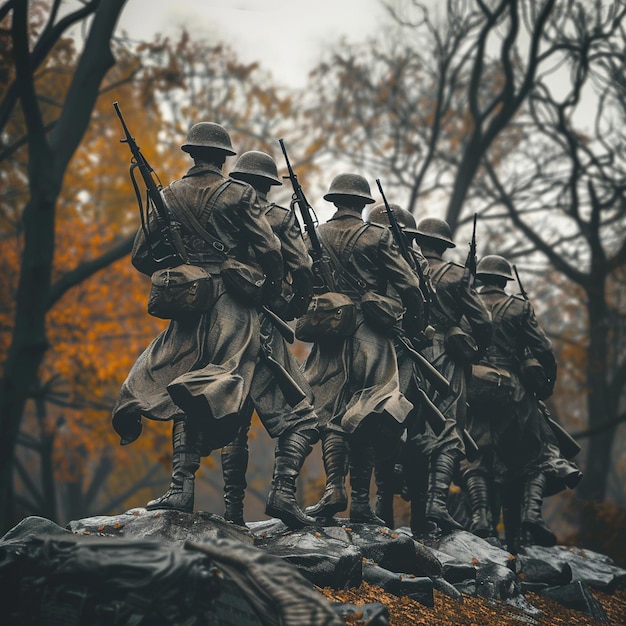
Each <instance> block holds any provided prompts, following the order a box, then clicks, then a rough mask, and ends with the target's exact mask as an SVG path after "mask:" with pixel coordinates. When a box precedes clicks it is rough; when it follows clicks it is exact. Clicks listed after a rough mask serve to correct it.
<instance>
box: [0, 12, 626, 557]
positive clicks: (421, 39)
mask: <svg viewBox="0 0 626 626" xmlns="http://www.w3.org/2000/svg"><path fill="white" fill-rule="evenodd" d="M132 4H133V0H109V1H108V2H105V1H104V0H85V1H82V2H77V1H72V2H62V1H60V0H31V1H30V2H26V1H22V0H9V1H7V2H4V3H3V4H0V181H1V184H0V246H1V247H0V265H1V267H0V364H1V365H0V367H1V370H0V376H1V378H0V531H4V530H6V529H8V528H10V527H11V526H13V525H14V524H15V523H17V521H19V520H20V519H22V518H23V517H25V516H27V515H41V516H44V517H47V518H49V519H52V520H54V521H57V522H59V523H61V524H64V523H67V521H69V520H71V519H77V518H80V517H86V516H89V515H95V514H112V513H117V512H119V511H121V510H126V509H128V508H130V507H133V506H141V505H142V504H144V503H145V502H146V501H147V500H148V499H149V498H151V497H153V496H155V495H157V494H158V493H160V492H161V491H162V490H163V489H164V488H165V487H166V485H167V484H168V482H169V467H170V458H169V455H170V454H171V444H170V430H169V426H168V425H167V424H164V425H163V424H161V425H160V424H156V423H152V422H150V423H148V424H146V425H145V427H144V434H143V435H142V437H141V438H140V440H139V441H137V442H136V443H135V444H133V445H132V446H128V447H120V446H119V442H118V439H117V437H116V436H115V434H114V432H113V430H112V428H111V425H110V411H111V407H112V405H113V403H114V401H115V398H116V394H117V391H118V389H119V387H120V385H121V382H122V381H123V379H124V378H125V376H126V374H127V373H128V370H129V369H130V367H131V366H132V364H133V362H134V361H135V359H136V357H137V356H138V354H139V353H140V352H141V351H142V350H143V348H145V346H146V345H147V344H148V343H149V342H150V341H151V339H152V338H153V337H154V336H155V335H156V334H157V333H158V332H159V331H160V330H161V329H162V328H163V327H164V323H163V322H162V321H160V320H157V319H155V318H151V317H150V316H148V314H147V312H146V300H147V292H148V280H147V279H146V278H145V277H143V276H141V275H139V274H138V273H137V272H136V271H135V270H134V269H133V268H132V266H131V265H130V262H129V256H128V255H129V252H130V246H131V241H132V237H133V235H134V233H135V231H136V229H137V227H138V224H139V219H138V214H137V209H136V205H135V201H134V192H133V190H132V186H131V183H130V179H129V176H128V164H129V156H130V154H129V153H128V150H127V148H126V147H125V146H123V145H121V144H120V143H119V139H120V138H121V129H120V127H119V122H118V120H117V118H116V116H115V112H114V110H113V107H112V102H114V101H118V102H119V103H120V106H121V109H122V112H123V113H124V116H125V117H126V120H127V123H128V125H129V127H130V129H131V132H132V134H133V135H134V137H135V138H136V140H137V142H138V143H139V145H140V147H141V149H142V151H143V153H144V154H145V156H146V157H147V159H148V161H149V162H150V163H151V165H152V166H153V167H154V168H155V170H156V172H157V173H158V174H159V175H160V177H161V179H162V181H163V183H164V184H167V183H168V182H169V181H170V180H172V179H174V178H177V177H179V176H181V175H182V174H183V173H184V172H185V171H186V169H187V168H188V167H189V165H190V163H189V161H188V159H187V157H186V155H185V154H184V153H182V152H181V151H180V150H179V146H180V144H181V143H182V139H183V138H184V136H185V134H186V131H187V129H188V128H189V127H190V126H191V124H192V123H194V122H196V121H199V120H210V121H216V122H219V123H220V124H222V125H224V126H225V127H226V128H227V129H228V130H229V132H230V133H231V135H232V139H233V144H234V145H235V148H236V149H237V151H238V152H239V153H242V152H244V151H245V150H250V149H256V150H264V151H266V152H269V153H270V154H273V155H274V156H275V157H277V162H278V164H279V167H280V168H281V173H282V171H283V168H282V166H283V163H282V160H281V158H280V156H279V155H280V152H279V151H278V149H277V148H278V143H277V140H278V138H280V137H282V138H284V139H285V143H286V145H287V147H288V149H289V151H290V157H291V159H292V163H293V166H294V168H295V170H296V172H297V173H298V175H299V178H300V182H301V183H302V185H303V187H304V189H305V192H306V193H307V197H308V199H309V200H310V201H311V203H312V205H313V206H314V207H315V209H316V211H317V213H318V217H319V219H320V220H324V219H326V218H327V217H328V216H329V214H330V207H329V206H328V203H325V202H324V201H323V200H321V197H322V195H323V193H324V192H325V191H326V189H327V187H328V184H329V181H330V180H331V179H332V177H333V176H334V175H335V174H337V173H339V172H341V171H358V172H361V173H363V174H364V175H365V176H366V177H367V178H368V179H369V180H370V184H372V183H373V180H374V179H375V178H380V179H381V181H382V183H383V185H384V187H385V192H386V195H387V197H388V199H389V200H390V201H392V202H396V203H398V204H400V205H402V206H404V207H405V208H407V209H409V210H410V211H412V212H413V214H414V215H415V216H416V218H417V219H418V220H419V219H420V218H422V217H425V216H427V215H434V216H437V217H442V218H444V219H446V220H447V221H448V222H449V224H450V226H451V228H452V230H453V232H454V233H455V238H456V241H457V242H458V243H459V245H458V248H457V249H456V250H454V251H452V252H451V254H450V258H451V259H453V260H456V261H459V262H463V260H464V257H465V254H466V252H467V247H466V246H465V242H467V241H469V238H470V232H469V231H470V223H471V218H472V215H473V213H474V212H477V213H478V215H479V222H478V224H479V226H478V255H479V257H481V256H484V255H486V254H502V255H503V256H505V257H507V258H508V259H510V260H511V261H512V262H514V263H515V264H516V265H517V267H518V268H519V270H520V274H521V276H522V279H523V281H524V286H525V288H526V290H527V292H528V293H529V295H530V297H531V300H532V302H533V304H534V306H535V309H536V311H537V314H538V317H539V319H540V322H541V324H542V325H543V327H544V328H545V329H546V331H547V332H548V334H549V335H550V337H551V339H552V340H553V343H554V348H555V351H556V354H557V358H558V361H559V366H560V369H559V378H558V382H557V386H556V391H555V394H554V396H553V397H552V398H551V399H550V401H549V407H550V409H551V411H552V413H553V414H554V415H555V416H556V417H557V419H558V420H559V421H561V423H562V424H564V425H565V426H566V427H567V428H568V430H569V431H570V432H572V433H573V434H574V435H575V437H576V438H577V440H578V441H579V443H580V444H581V446H582V448H583V450H582V452H581V454H580V455H579V456H578V457H577V458H576V461H577V463H578V464H579V465H580V467H581V469H582V470H583V472H584V473H585V477H584V479H583V481H582V483H581V484H580V485H579V487H578V488H577V489H576V491H575V492H565V493H563V494H560V495H558V496H555V497H553V498H550V499H549V500H547V501H546V504H545V507H544V512H545V514H546V517H547V518H548V520H549V523H550V524H551V525H552V527H553V528H554V529H555V531H556V532H557V535H558V537H559V540H560V541H561V542H566V543H567V542H577V543H579V544H580V545H585V546H586V547H588V548H595V549H599V550H601V551H604V552H608V553H610V554H612V555H614V556H616V558H618V560H620V561H621V562H622V563H626V546H625V542H626V538H624V536H623V534H622V533H620V532H619V531H620V530H621V529H623V528H624V527H626V490H625V485H626V480H625V479H626V441H625V438H624V428H626V426H625V425H624V421H626V394H625V392H624V387H625V383H626V332H625V331H626V304H625V302H626V196H625V192H626V169H625V161H626V142H625V138H626V136H625V132H624V120H625V114H626V72H625V69H626V68H625V67H624V63H625V59H624V55H623V50H624V45H625V43H626V41H625V30H624V28H625V25H626V5H625V3H624V2H623V1H621V0H620V1H618V2H606V1H602V0H535V1H532V2H530V1H527V0H448V1H447V2H446V3H445V5H444V4H440V5H439V6H440V8H439V10H438V11H433V10H432V5H431V3H422V2H418V1H417V0H403V1H399V0H398V1H394V2H387V3H385V2H382V3H381V5H380V8H381V15H383V16H384V17H383V18H381V19H380V22H379V25H378V28H377V29H376V31H375V32H374V34H372V35H368V36H364V37H363V38H360V39H358V38H357V40H354V41H348V40H346V39H341V38H339V39H336V40H333V42H332V43H331V44H328V43H326V44H325V45H324V47H323V49H320V50H319V55H318V60H317V62H316V63H315V65H314V67H313V69H312V70H311V71H310V72H309V73H307V75H306V76H305V77H304V78H303V84H302V86H296V87H294V86H287V85H285V84H283V83H281V81H280V77H279V78H278V79H277V78H276V77H275V76H274V75H273V74H271V73H270V72H268V71H267V69H266V68H265V67H263V65H262V64H260V63H258V62H254V61H250V60H249V59H246V60H242V58H240V56H239V55H238V53H237V51H236V50H235V49H234V48H233V47H232V46H231V45H229V43H227V42H226V41H220V39H219V37H217V36H216V35H215V33H212V34H211V35H210V36H208V35H207V36H202V35H199V34H198V27H197V25H196V27H195V28H194V30H193V34H190V32H189V31H186V30H184V29H181V30H180V31H178V32H177V33H176V35H170V36H168V37H165V36H162V35H158V34H157V35H155V36H154V37H153V38H150V40H146V41H136V40H132V39H130V38H129V37H128V36H127V35H126V34H125V33H124V32H123V31H121V30H119V29H117V28H116V25H117V22H118V20H119V18H120V15H121V14H122V13H123V11H124V10H125V5H128V6H129V7H130V6H132ZM215 11H219V8H218V7H215ZM285 54H288V52H286V53H285ZM234 160H235V159H229V162H228V163H227V165H226V168H225V170H226V171H228V170H229V168H230V167H232V165H233V164H234ZM373 189H374V187H373ZM272 199H273V200H274V201H275V202H278V203H279V204H284V205H288V203H289V200H290V190H289V189H288V185H287V186H285V187H282V188H280V189H278V190H276V191H274V192H273V197H272ZM294 349H295V350H296V354H297V356H298V357H299V358H300V359H303V358H304V357H305V355H306V350H307V346H306V345H303V344H299V345H296V346H295V348H294ZM252 437H253V441H252V442H251V447H252V454H251V464H250V468H249V473H248V482H249V488H248V495H247V498H246V518H247V519H248V520H251V519H260V518H262V517H263V503H264V499H265V495H266V493H267V491H268V488H269V482H270V480H271V466H272V455H273V444H272V442H271V440H270V439H269V438H268V437H267V435H266V434H265V433H264V432H263V429H262V427H261V426H260V425H259V423H258V421H255V424H254V427H253V432H252ZM218 456H219V455H218V453H217V452H214V453H213V455H212V457H209V459H205V461H204V462H203V466H202V470H201V474H200V485H201V487H199V489H198V492H199V493H198V500H197V505H196V506H197V508H199V509H203V510H207V511H212V512H216V513H221V511H222V506H223V505H222V500H221V487H222V479H221V472H220V467H219V459H218ZM322 483H323V472H322V470H321V467H320V463H319V450H316V451H315V453H314V454H313V455H312V458H311V459H310V460H309V461H307V464H306V465H305V471H304V472H303V475H302V477H301V479H300V483H299V498H301V500H302V501H304V502H306V503H310V502H313V501H315V499H316V498H317V496H318V495H319V494H320V493H321V489H322ZM397 505H398V507H397V509H398V513H399V515H398V516H397V523H399V524H402V523H407V521H408V520H407V517H406V516H407V507H406V505H405V503H403V501H401V499H400V498H399V497H398V501H397Z"/></svg>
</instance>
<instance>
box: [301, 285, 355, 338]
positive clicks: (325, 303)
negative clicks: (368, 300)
mask: <svg viewBox="0 0 626 626" xmlns="http://www.w3.org/2000/svg"><path fill="white" fill-rule="evenodd" d="M356 327H357V307H356V304H355V303H354V302H353V301H352V299H351V298H350V297H348V296H346V295H345V294H343V293H338V292H335V291H328V292H326V293H323V294H320V295H317V296H313V298H312V299H311V302H310V303H309V306H308V308H307V311H306V313H305V314H304V315H303V316H302V317H301V318H299V319H298V321H297V322H296V337H297V338H298V339H300V341H307V342H311V343H315V342H320V341H324V340H331V341H332V340H333V339H335V338H337V337H349V336H351V335H353V334H354V331H355V330H356Z"/></svg>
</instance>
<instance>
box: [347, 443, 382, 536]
mask: <svg viewBox="0 0 626 626" xmlns="http://www.w3.org/2000/svg"><path fill="white" fill-rule="evenodd" d="M373 467H374V449H373V448H372V447H371V446H362V445H352V446H350V487H351V488H352V499H351V502H350V521H351V522H354V523H360V524H376V525H377V526H384V525H385V522H384V520H382V519H381V518H380V517H378V516H376V515H375V514H374V511H372V507H371V506H370V482H371V480H372V469H373Z"/></svg>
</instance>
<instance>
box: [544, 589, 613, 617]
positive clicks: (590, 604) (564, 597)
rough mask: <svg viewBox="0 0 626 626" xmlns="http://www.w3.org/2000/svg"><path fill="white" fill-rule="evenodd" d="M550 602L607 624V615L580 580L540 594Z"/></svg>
mask: <svg viewBox="0 0 626 626" xmlns="http://www.w3.org/2000/svg"><path fill="white" fill-rule="evenodd" d="M540 593H541V595H543V596H546V597H548V598H550V599H552V600H556V601H557V602H558V603H559V604H562V605H563V606H566V607H567V608H569V609H575V610H577V611H582V612H583V613H587V614H588V615H591V617H593V619H595V620H596V621H598V622H607V621H608V618H607V614H606V613H605V611H604V609H603V608H602V605H601V604H600V603H599V602H598V601H597V600H596V599H595V598H594V597H593V596H592V595H591V592H590V591H589V588H588V587H587V585H586V584H585V583H584V582H582V581H581V580H577V581H575V582H573V583H570V584H569V585H562V586H560V587H550V588H548V589H544V590H543V591H541V592H540Z"/></svg>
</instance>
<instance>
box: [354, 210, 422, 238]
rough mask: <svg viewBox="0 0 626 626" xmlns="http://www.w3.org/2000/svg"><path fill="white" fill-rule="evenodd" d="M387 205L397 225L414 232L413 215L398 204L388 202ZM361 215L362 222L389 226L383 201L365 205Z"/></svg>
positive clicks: (407, 231) (405, 230)
mask: <svg viewBox="0 0 626 626" xmlns="http://www.w3.org/2000/svg"><path fill="white" fill-rule="evenodd" d="M389 207H390V208H391V210H392V211H393V214H394V217H395V218H396V221H397V222H398V225H399V226H400V228H401V229H402V230H403V231H404V232H405V233H416V232H417V230H416V227H415V218H414V217H413V215H412V214H411V213H410V212H409V211H407V210H406V209H404V208H402V207H401V206H400V205H399V204H390V205H389ZM361 217H362V218H363V221H364V222H367V223H372V224H380V225H381V226H389V216H388V215H387V209H386V207H385V204H384V203H381V204H375V205H374V206H372V207H365V208H364V209H363V213H361Z"/></svg>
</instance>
